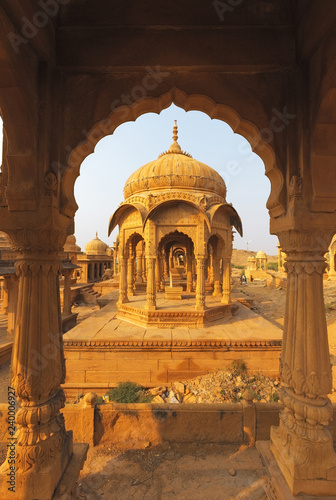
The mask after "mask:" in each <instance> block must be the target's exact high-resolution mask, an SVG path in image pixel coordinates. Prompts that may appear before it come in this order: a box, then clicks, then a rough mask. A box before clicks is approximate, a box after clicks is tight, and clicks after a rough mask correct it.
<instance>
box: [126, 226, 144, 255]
mask: <svg viewBox="0 0 336 500" xmlns="http://www.w3.org/2000/svg"><path fill="white" fill-rule="evenodd" d="M141 240H144V237H143V235H142V234H140V233H139V232H138V231H134V232H133V233H132V234H130V235H129V236H127V239H126V241H125V248H127V247H128V245H129V244H130V243H131V244H132V251H133V252H134V251H135V247H136V246H137V244H138V243H139V241H141Z"/></svg>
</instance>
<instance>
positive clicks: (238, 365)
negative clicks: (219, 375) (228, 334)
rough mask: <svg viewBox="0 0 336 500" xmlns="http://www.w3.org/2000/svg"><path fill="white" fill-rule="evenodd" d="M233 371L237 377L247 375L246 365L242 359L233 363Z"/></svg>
mask: <svg viewBox="0 0 336 500" xmlns="http://www.w3.org/2000/svg"><path fill="white" fill-rule="evenodd" d="M232 370H233V372H234V374H235V375H243V374H245V373H246V364H245V362H244V361H242V360H241V359H235V360H234V361H233V363H232Z"/></svg>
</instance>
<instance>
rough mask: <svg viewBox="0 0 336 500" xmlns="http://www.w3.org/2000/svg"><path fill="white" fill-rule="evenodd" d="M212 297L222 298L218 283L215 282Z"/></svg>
mask: <svg viewBox="0 0 336 500" xmlns="http://www.w3.org/2000/svg"><path fill="white" fill-rule="evenodd" d="M212 296H213V297H221V296H222V289H221V285H220V282H219V281H215V283H214V291H213V294H212Z"/></svg>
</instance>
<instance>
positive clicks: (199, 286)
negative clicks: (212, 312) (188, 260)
mask: <svg viewBox="0 0 336 500" xmlns="http://www.w3.org/2000/svg"><path fill="white" fill-rule="evenodd" d="M205 266H206V259H205V257H197V282H196V311H204V310H205V309H206V306H205Z"/></svg>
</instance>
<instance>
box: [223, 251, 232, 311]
mask: <svg viewBox="0 0 336 500" xmlns="http://www.w3.org/2000/svg"><path fill="white" fill-rule="evenodd" d="M221 302H222V303H223V304H230V302H231V261H230V258H228V257H224V258H223V297H222V300H221Z"/></svg>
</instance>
